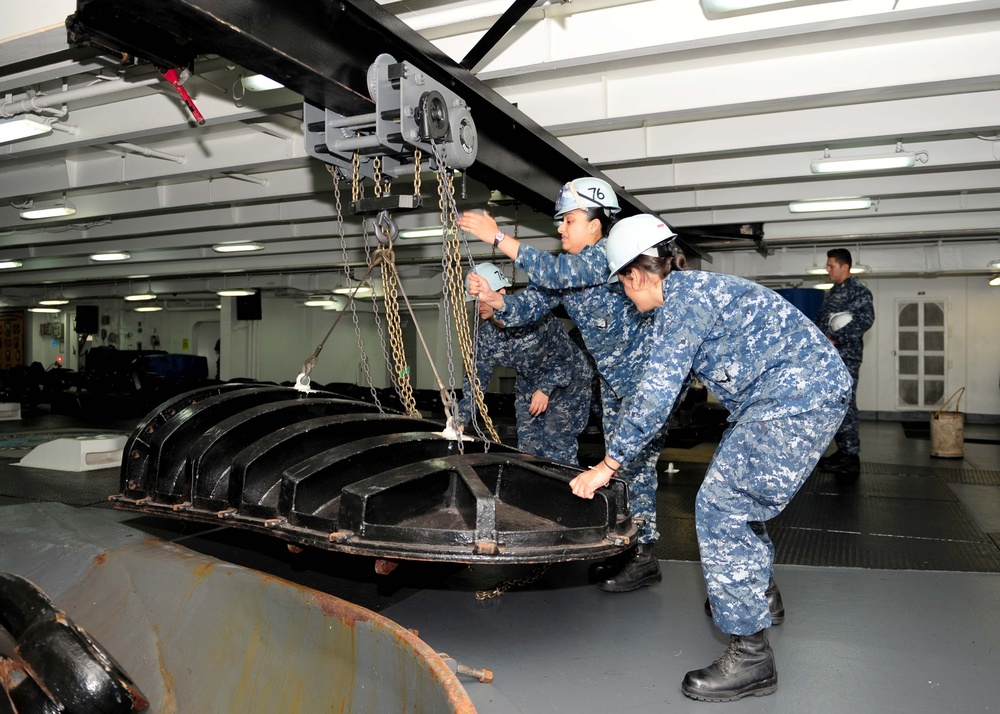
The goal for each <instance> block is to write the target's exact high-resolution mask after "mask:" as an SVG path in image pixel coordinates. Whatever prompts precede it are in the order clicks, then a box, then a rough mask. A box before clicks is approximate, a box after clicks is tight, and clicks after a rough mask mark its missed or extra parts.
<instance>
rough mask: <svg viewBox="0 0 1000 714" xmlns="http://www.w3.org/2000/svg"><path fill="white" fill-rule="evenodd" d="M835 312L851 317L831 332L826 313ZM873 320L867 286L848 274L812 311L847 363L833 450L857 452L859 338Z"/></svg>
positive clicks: (858, 446)
mask: <svg viewBox="0 0 1000 714" xmlns="http://www.w3.org/2000/svg"><path fill="white" fill-rule="evenodd" d="M838 312H849V313H851V321H850V322H849V323H847V324H846V325H845V326H844V327H841V328H840V329H839V330H837V331H835V332H834V331H833V330H831V329H830V316H831V315H833V314H834V313H838ZM874 323H875V308H874V306H873V305H872V293H871V290H869V289H868V288H866V287H865V286H864V285H862V284H861V281H860V280H858V279H857V278H855V277H850V278H848V279H847V280H845V281H844V282H842V283H841V284H840V285H834V286H833V288H831V289H830V290H829V291H827V293H826V295H824V296H823V304H822V305H820V308H819V312H818V313H817V314H816V325H817V326H818V327H819V329H820V330H822V332H823V334H824V335H826V336H827V337H829V338H830V339H831V340H832V341H833V344H834V346H835V347H836V348H837V351H838V352H839V353H840V357H841V358H842V359H843V360H844V364H846V365H847V371H848V372H850V373H851V383H852V385H853V388H852V390H851V402H850V406H849V407H848V409H847V415H846V416H845V417H844V422H843V423H842V424H841V425H840V429H839V430H838V431H837V436H836V437H834V439H835V441H836V442H837V450H838V451H840V452H841V453H844V454H858V453H860V452H861V440H860V439H859V438H858V422H859V419H858V374H859V373H860V371H861V358H862V355H863V352H864V348H865V345H864V341H863V339H862V338H863V337H864V335H865V333H866V332H867V331H868V330H869V328H871V326H872V325H873V324H874Z"/></svg>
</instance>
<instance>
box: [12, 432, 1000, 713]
mask: <svg viewBox="0 0 1000 714" xmlns="http://www.w3.org/2000/svg"><path fill="white" fill-rule="evenodd" d="M130 427H131V425H130V424H129V423H128V422H121V423H102V424H94V423H81V422H80V421H79V420H73V419H71V418H69V417H56V416H39V417H31V418H26V419H22V420H20V421H14V422H0V519H2V517H3V510H2V509H3V508H4V507H5V506H16V505H17V504H21V503H25V502H31V501H58V502H61V503H66V504H69V505H72V506H76V507H80V508H88V509H95V511H97V512H100V513H101V514H103V515H104V516H105V517H107V518H108V519H112V520H115V521H118V522H121V523H125V524H127V525H129V526H131V527H134V528H136V529H138V530H141V531H143V532H146V533H150V534H152V535H156V536H159V537H162V538H166V539H168V540H172V541H176V542H179V543H182V544H183V545H185V546H186V547H188V548H191V549H193V550H196V551H199V552H202V553H205V554H207V555H212V556H214V557H217V558H220V559H222V560H226V561H229V562H233V563H236V564H240V565H244V566H247V567H251V568H254V569H257V570H261V571H264V572H267V573H271V574H274V575H277V576H279V577H283V578H286V579H288V580H292V581H295V582H298V583H301V584H303V585H307V586H309V587H313V588H316V589H318V590H322V591H324V592H329V593H331V594H334V595H337V596H339V597H342V598H344V599H346V600H350V601H351V602H355V603H357V604H360V605H363V606H364V607H367V608H369V609H372V610H376V611H379V612H381V613H382V614H384V615H386V616H387V617H389V618H391V619H393V620H395V621H396V622H398V623H399V624H401V625H403V626H404V627H408V628H413V629H416V630H418V631H419V633H420V637H421V638H422V639H423V640H424V641H425V642H427V643H428V644H430V645H431V647H433V648H435V649H436V650H438V651H440V652H447V653H448V654H449V655H451V656H452V657H454V658H455V659H457V660H458V661H460V662H462V663H464V664H467V665H469V666H471V667H486V668H489V669H491V670H492V671H493V672H494V675H495V679H494V681H493V683H492V684H480V683H478V682H476V681H475V680H471V679H468V680H466V681H465V686H466V689H467V690H468V691H469V693H470V696H471V697H472V699H473V701H474V702H475V704H476V707H477V709H478V711H479V712H480V714H513V713H515V712H516V713H521V712H530V713H532V714H536V713H540V712H584V713H589V712H602V713H603V712H606V711H620V712H662V711H666V710H669V711H694V710H696V709H702V710H704V709H705V708H706V707H710V706H711V705H708V704H705V703H701V702H694V701H691V700H688V699H686V698H685V697H684V696H683V695H682V694H681V692H680V687H679V685H680V681H681V679H682V677H683V675H684V673H685V672H686V671H687V670H689V669H694V668H698V667H702V666H705V665H707V664H709V663H710V662H711V661H712V659H714V658H715V657H716V656H718V655H719V654H720V653H721V652H722V650H723V649H724V647H725V642H726V640H725V637H724V636H723V635H722V634H721V633H720V632H718V631H717V630H715V628H714V627H713V626H712V624H711V620H710V619H709V618H708V617H706V616H705V614H704V611H703V609H702V606H703V603H704V597H705V593H704V584H703V582H702V577H701V571H700V567H699V565H698V562H697V545H696V543H695V538H694V521H693V504H694V495H695V493H696V491H697V488H698V484H699V483H700V480H701V478H702V475H703V474H704V470H705V467H706V465H707V462H708V460H709V459H710V457H711V453H712V450H713V448H714V445H713V444H702V445H699V446H696V447H693V448H690V449H671V448H668V449H667V450H666V451H665V452H664V455H663V459H662V460H661V466H662V467H663V468H662V469H661V471H662V472H663V473H662V474H661V482H660V489H659V494H658V495H659V504H658V505H659V519H660V523H659V528H660V532H661V534H662V537H661V541H660V543H659V544H658V546H657V555H658V556H659V558H660V559H661V566H662V569H663V573H664V580H663V582H662V583H660V584H659V585H657V586H654V587H650V588H644V589H642V590H639V591H637V592H633V593H627V594H620V595H612V594H607V593H603V592H601V591H599V590H597V589H596V588H595V587H594V586H593V585H591V584H590V583H589V581H588V573H587V565H588V564H586V563H567V564H560V565H555V566H552V567H551V568H549V569H548V570H547V571H545V572H540V571H536V570H534V569H532V568H531V567H530V566H516V567H505V568H500V567H475V568H469V567H466V566H459V565H451V564H442V563H404V564H402V565H401V566H400V567H398V568H397V569H396V570H395V571H393V572H392V573H391V574H390V575H387V576H378V575H376V574H375V573H374V569H373V568H372V561H371V560H370V559H367V558H359V557H353V556H345V555H338V554H333V553H328V552H318V551H306V552H305V553H302V554H299V555H295V554H292V553H290V552H289V551H288V550H287V548H285V546H284V544H283V543H281V542H279V541H275V540H274V539H270V538H267V537H266V536H261V535H257V534H253V533H248V532H245V531H234V530H230V529H227V528H216V527H212V526H206V525H202V524H196V523H186V522H177V521H168V520H163V519H157V518H153V517H150V516H142V515H136V514H129V513H124V512H119V511H114V510H112V509H111V508H110V507H109V504H108V503H107V501H106V496H107V495H108V494H109V493H112V492H114V491H115V490H117V470H114V469H108V470H102V471H91V472H85V473H83V474H74V473H64V472H57V471H43V470H38V469H25V468H22V467H18V466H15V465H14V464H15V463H16V461H17V459H19V458H20V456H22V455H23V454H24V453H25V451H24V448H30V442H29V441H21V442H19V441H18V438H19V437H22V436H24V435H26V434H44V433H51V432H54V431H59V430H61V433H55V434H53V435H54V436H59V435H66V434H70V433H72V432H73V430H77V431H84V430H88V429H89V430H92V429H101V430H104V431H116V430H117V431H120V432H121V433H127V432H128V431H129V430H130ZM966 439H967V440H966V443H965V456H964V458H962V459H946V460H945V459H935V458H932V457H930V456H929V446H930V445H929V441H928V440H927V439H926V435H925V434H921V432H920V430H919V429H917V430H913V429H907V430H904V429H903V428H902V425H900V424H899V423H895V422H862V472H861V475H860V478H858V479H856V480H855V479H838V478H836V477H834V476H832V475H830V474H825V473H822V472H816V473H814V474H813V475H812V476H811V477H810V479H809V481H807V483H806V485H805V486H804V487H803V489H802V491H801V492H800V493H799V495H798V496H796V498H795V500H794V501H793V502H792V504H791V505H790V506H789V507H788V508H787V509H786V511H785V512H784V513H782V514H781V515H780V516H779V517H778V518H776V519H774V520H773V521H772V522H771V523H770V524H769V525H770V531H771V534H772V537H773V539H774V541H775V545H776V548H777V558H776V561H777V564H776V568H775V575H776V579H777V581H778V583H779V585H780V586H781V590H782V595H783V597H784V602H785V608H786V620H785V622H784V624H782V625H781V626H779V627H776V628H772V630H771V631H770V633H769V638H770V640H771V643H772V646H773V648H774V650H775V654H776V657H777V663H778V671H779V687H778V691H777V692H776V693H775V694H773V695H771V696H768V697H765V698H759V699H758V698H755V697H750V698H747V699H744V700H741V701H739V702H734V703H730V704H727V705H724V706H725V707H726V710H727V711H732V712H750V711H768V712H777V713H783V712H796V713H798V712H851V713H852V714H853V713H857V712H908V713H920V712H928V713H931V712H934V713H937V712H943V711H952V712H974V711H995V710H996V709H997V702H1000V682H998V679H997V677H996V673H997V672H1000V605H998V603H1000V427H998V426H985V425H967V426H966ZM19 447H20V449H19ZM671 464H672V466H673V469H675V470H676V471H677V472H676V473H667V468H668V466H669V465H671ZM109 489H110V490H109ZM0 550H2V544H0ZM517 578H524V579H529V580H533V582H532V583H530V584H528V585H521V586H513V587H511V588H510V589H509V590H508V591H506V592H503V594H501V595H499V596H497V597H492V598H487V599H477V597H476V592H477V591H489V590H490V589H491V588H493V587H494V586H495V585H497V584H498V583H501V582H504V581H508V580H511V579H517Z"/></svg>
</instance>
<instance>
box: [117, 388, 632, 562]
mask: <svg viewBox="0 0 1000 714" xmlns="http://www.w3.org/2000/svg"><path fill="white" fill-rule="evenodd" d="M441 429H442V425H441V424H438V423H436V422H433V421H429V420H426V419H420V418H413V417H408V416H404V415H397V414H383V413H380V412H379V411H378V410H377V408H376V407H375V406H373V405H370V404H365V403H362V402H357V401H353V400H350V399H345V398H342V397H338V396H337V395H334V394H332V393H327V392H301V391H298V390H296V389H293V388H288V387H279V386H267V385H259V384H222V385H215V386H212V387H206V388H204V389H200V390H195V391H192V392H188V393H186V394H183V395H181V396H179V397H177V398H175V399H173V400H171V401H169V402H167V403H164V404H163V405H161V406H160V407H159V408H157V409H156V410H154V411H153V412H152V413H151V414H149V415H148V416H147V417H146V418H145V419H143V421H142V422H141V423H140V424H139V426H138V428H137V429H136V431H135V432H134V433H133V434H132V436H131V438H130V439H129V442H128V444H127V445H126V447H125V451H124V459H123V462H122V471H121V489H122V493H121V494H120V495H117V496H115V497H114V498H113V500H114V505H115V506H116V507H117V508H121V509H126V510H134V511H143V512H146V513H152V514H155V515H157V516H167V517H172V518H181V519H188V520H196V521H201V522H211V523H223V524H226V525H229V526H235V527H239V528H248V529H252V530H256V531H259V532H263V533H268V534H270V535H273V536H276V537H278V538H281V539H284V540H286V541H289V542H292V543H298V544H301V545H309V546H314V547H318V548H324V549H327V550H334V551H340V552H347V553H354V554H360V555H368V556H373V557H378V558H399V559H412V560H435V561H448V562H459V563H497V564H509V563H548V562H558V561H567V560H585V559H592V558H600V557H604V556H607V555H611V554H614V553H616V552H618V551H619V550H621V548H622V547H624V546H626V545H628V544H629V543H630V542H631V541H632V539H633V538H634V536H635V533H636V525H635V523H634V522H633V520H632V517H631V513H630V512H629V508H628V496H627V490H626V486H625V483H624V482H623V481H620V480H617V479H615V480H612V482H611V484H609V486H608V487H606V488H603V489H600V490H599V491H598V493H597V494H596V495H595V497H594V499H593V500H592V501H588V500H583V499H580V498H577V497H576V496H574V495H573V494H572V492H571V491H570V489H569V485H568V484H569V481H570V480H571V479H572V478H573V477H574V476H575V475H576V474H577V473H578V472H579V468H577V467H571V466H567V465H564V464H559V463H557V462H554V461H550V460H547V459H543V458H539V457H536V456H532V455H529V454H525V453H522V452H520V451H517V450H515V449H512V448H510V447H507V446H503V445H502V444H495V443H489V442H486V441H482V440H479V439H470V438H466V439H465V440H464V442H463V443H462V446H463V449H462V450H460V449H459V442H457V441H455V440H454V439H450V438H447V437H446V436H445V435H443V434H442V433H440V431H441ZM463 451H464V453H463Z"/></svg>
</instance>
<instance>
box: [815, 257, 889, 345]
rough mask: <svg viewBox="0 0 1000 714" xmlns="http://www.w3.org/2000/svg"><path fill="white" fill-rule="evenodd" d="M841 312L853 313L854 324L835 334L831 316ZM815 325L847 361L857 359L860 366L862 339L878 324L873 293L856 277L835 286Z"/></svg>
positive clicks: (845, 326)
mask: <svg viewBox="0 0 1000 714" xmlns="http://www.w3.org/2000/svg"><path fill="white" fill-rule="evenodd" d="M838 312H849V313H850V314H851V321H850V322H848V323H847V324H846V325H844V326H843V327H841V328H840V329H839V330H836V331H834V330H831V329H830V316H831V315H833V314H835V313H838ZM815 322H816V326H817V327H819V329H820V330H822V331H823V334H824V335H826V336H827V337H829V338H831V339H832V340H833V343H834V344H835V345H836V346H837V350H838V351H839V352H840V353H841V356H843V357H844V359H855V360H857V362H859V363H860V362H861V355H862V351H863V348H864V343H863V342H862V338H863V337H864V334H865V333H866V332H867V331H868V330H869V329H870V328H871V326H872V325H873V324H874V323H875V307H874V306H873V304H872V293H871V290H869V289H868V288H866V287H865V286H864V285H862V284H861V281H860V280H858V279H857V278H855V277H853V276H852V277H850V278H848V279H847V280H845V281H844V282H842V283H841V284H840V285H834V286H833V287H832V288H831V289H830V290H829V291H828V292H827V293H826V295H824V296H823V304H822V305H820V307H819V312H818V313H817V314H816V320H815Z"/></svg>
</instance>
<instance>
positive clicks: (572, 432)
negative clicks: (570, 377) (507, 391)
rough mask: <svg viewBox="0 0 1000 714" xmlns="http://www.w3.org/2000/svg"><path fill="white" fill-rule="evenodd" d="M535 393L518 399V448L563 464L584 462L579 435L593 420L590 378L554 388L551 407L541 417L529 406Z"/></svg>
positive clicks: (520, 396) (551, 395)
mask: <svg viewBox="0 0 1000 714" xmlns="http://www.w3.org/2000/svg"><path fill="white" fill-rule="evenodd" d="M530 404H531V394H522V393H520V392H519V393H518V394H517V396H516V397H515V398H514V411H515V413H516V415H517V448H519V449H521V451H527V452H528V453H529V454H536V455H537V456H544V457H546V458H549V459H555V460H556V461H562V462H563V463H567V464H573V465H575V466H579V465H580V459H579V454H578V452H579V450H580V442H579V441H578V440H577V437H578V436H580V432H582V431H583V430H584V428H585V427H586V426H587V421H588V420H589V419H590V380H589V379H588V380H586V381H583V380H577V381H574V382H570V383H569V384H568V385H566V386H565V387H559V388H557V389H553V390H552V394H550V395H549V406H548V408H546V410H545V411H544V412H542V413H541V414H539V415H538V416H536V417H535V416H531V414H529V413H528V407H529V406H530Z"/></svg>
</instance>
